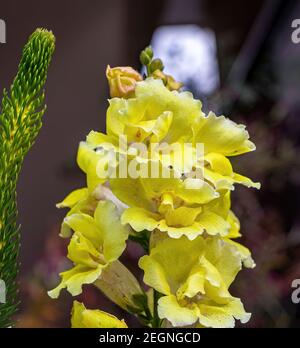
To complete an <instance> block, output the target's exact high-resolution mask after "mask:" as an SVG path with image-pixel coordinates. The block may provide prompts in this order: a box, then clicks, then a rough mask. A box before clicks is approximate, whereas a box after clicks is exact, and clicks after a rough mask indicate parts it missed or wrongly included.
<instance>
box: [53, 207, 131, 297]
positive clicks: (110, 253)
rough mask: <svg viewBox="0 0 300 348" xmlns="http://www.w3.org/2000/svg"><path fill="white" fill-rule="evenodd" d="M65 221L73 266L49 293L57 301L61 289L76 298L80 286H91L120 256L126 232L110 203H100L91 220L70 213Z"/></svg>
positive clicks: (90, 217)
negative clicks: (65, 289)
mask: <svg viewBox="0 0 300 348" xmlns="http://www.w3.org/2000/svg"><path fill="white" fill-rule="evenodd" d="M64 222H65V223H66V224H67V225H68V226H69V227H70V228H71V229H72V230H73V231H74V234H73V236H72V238H71V241H70V244H69V247H68V258H69V259H70V260H71V261H72V262H73V263H74V267H73V268H71V269H70V270H68V271H65V272H62V273H61V274H60V275H61V277H62V281H61V283H60V284H59V285H58V287H56V288H55V289H53V290H51V291H49V296H50V297H52V298H57V297H58V296H59V293H60V291H61V290H62V289H63V288H67V290H68V291H69V292H70V293H71V294H72V295H73V296H76V295H79V294H80V293H81V292H82V285H84V284H91V283H94V282H95V281H96V280H97V279H98V278H99V277H100V276H101V273H102V271H103V270H104V269H105V268H106V267H107V266H109V265H110V264H111V263H112V262H114V261H115V260H117V259H118V258H119V257H120V255H121V254H122V253H123V251H124V249H125V246H126V240H127V238H128V233H129V231H128V229H127V228H126V227H124V226H122V225H121V223H120V217H119V213H118V212H117V209H116V207H115V206H114V204H113V203H111V202H105V201H102V202H99V203H98V205H97V208H96V210H95V213H94V216H93V217H92V216H90V215H87V214H83V213H81V214H73V215H70V216H67V217H66V218H65V221H64Z"/></svg>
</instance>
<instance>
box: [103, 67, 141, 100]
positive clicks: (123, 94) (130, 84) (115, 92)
mask: <svg viewBox="0 0 300 348" xmlns="http://www.w3.org/2000/svg"><path fill="white" fill-rule="evenodd" d="M106 77H107V80H108V84H109V91H110V96H111V97H112V98H114V97H119V98H131V97H134V91H135V86H136V83H137V82H138V81H142V80H143V78H142V76H141V75H140V74H139V73H138V72H137V71H136V70H134V69H132V68H131V67H130V66H120V67H116V68H111V67H110V66H109V65H108V66H107V68H106Z"/></svg>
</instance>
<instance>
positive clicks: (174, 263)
mask: <svg viewBox="0 0 300 348" xmlns="http://www.w3.org/2000/svg"><path fill="white" fill-rule="evenodd" d="M139 266H140V267H141V268H142V269H143V270H144V282H145V283H146V284H147V285H149V286H151V287H153V288H154V289H155V290H156V291H158V292H159V293H160V294H161V297H160V299H159V300H158V315H159V317H160V319H165V320H168V321H169V322H170V323H171V324H172V325H173V326H175V327H182V326H198V325H200V326H203V327H213V328H223V327H234V325H235V319H237V320H240V321H241V322H243V323H245V322H247V321H248V320H249V319H250V314H248V313H246V312H245V310H244V307H243V305H242V303H241V301H240V299H238V298H235V297H233V296H232V295H231V294H230V293H229V290H228V289H229V287H230V285H231V283H232V282H233V280H234V279H235V277H236V275H237V273H238V272H239V270H240V269H241V258H240V255H239V253H238V252H237V251H236V249H235V248H234V247H233V246H232V245H230V244H228V243H226V242H224V241H223V240H221V239H219V238H216V237H213V238H206V239H204V238H202V237H198V238H197V239H195V240H193V241H190V240H188V239H187V238H185V237H182V238H180V239H171V238H166V239H164V240H162V241H161V242H159V243H158V244H157V245H156V246H155V247H154V248H153V249H152V250H151V252H150V255H149V256H148V255H147V256H143V257H142V258H141V259H140V261H139Z"/></svg>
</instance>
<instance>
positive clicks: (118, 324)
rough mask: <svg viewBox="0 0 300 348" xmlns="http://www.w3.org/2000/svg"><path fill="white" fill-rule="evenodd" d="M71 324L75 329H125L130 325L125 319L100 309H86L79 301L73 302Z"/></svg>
mask: <svg viewBox="0 0 300 348" xmlns="http://www.w3.org/2000/svg"><path fill="white" fill-rule="evenodd" d="M71 325H72V328H75V329H81V328H85V329H90V328H94V329H106V328H113V329H124V328H127V327H128V326H127V325H126V323H125V322H124V320H119V319H118V318H116V317H115V316H114V315H112V314H109V313H106V312H103V311H100V310H91V309H86V308H85V306H84V304H83V303H80V302H78V301H74V303H73V308H72V317H71Z"/></svg>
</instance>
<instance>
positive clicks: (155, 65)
mask: <svg viewBox="0 0 300 348" xmlns="http://www.w3.org/2000/svg"><path fill="white" fill-rule="evenodd" d="M155 70H160V71H163V70H164V64H163V62H162V60H161V59H159V58H157V59H153V61H152V62H151V64H150V71H151V72H154V71H155Z"/></svg>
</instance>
